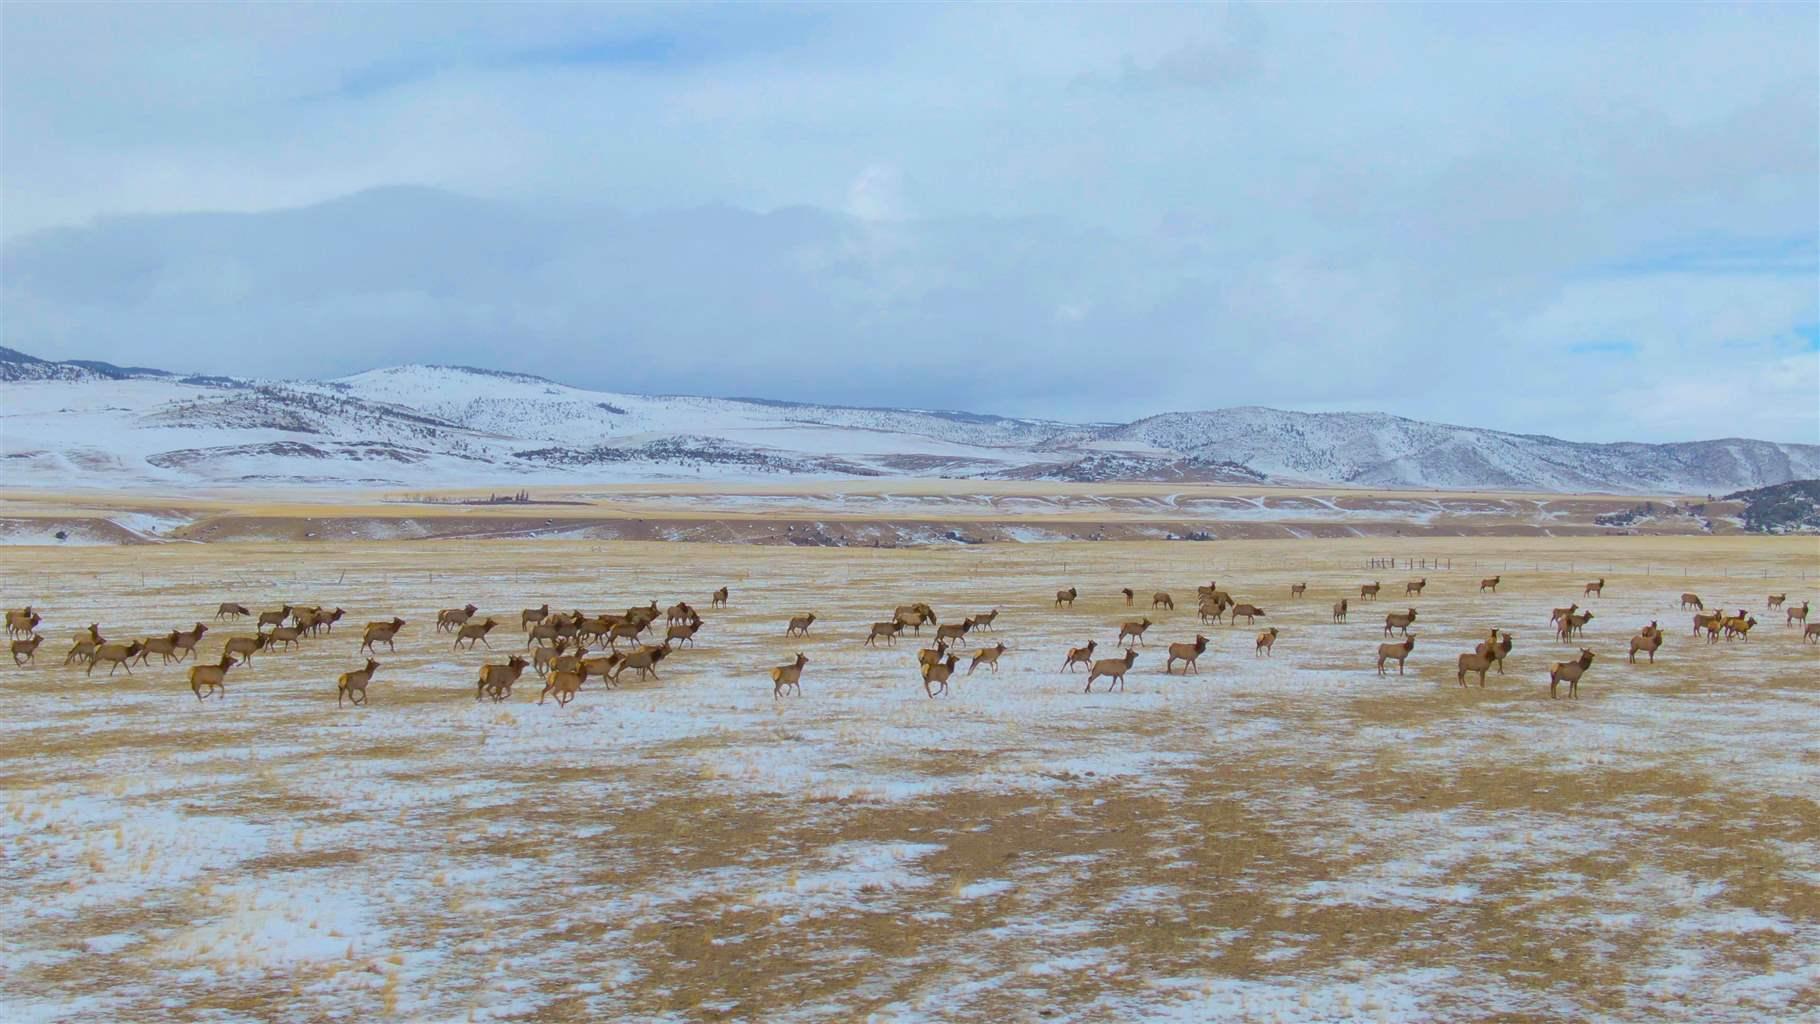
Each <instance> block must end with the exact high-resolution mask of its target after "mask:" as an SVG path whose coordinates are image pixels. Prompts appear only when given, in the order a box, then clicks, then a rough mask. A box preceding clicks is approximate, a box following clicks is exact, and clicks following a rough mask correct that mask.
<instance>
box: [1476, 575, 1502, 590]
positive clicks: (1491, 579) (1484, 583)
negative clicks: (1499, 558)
mask: <svg viewBox="0 0 1820 1024" xmlns="http://www.w3.org/2000/svg"><path fill="white" fill-rule="evenodd" d="M1502 582H1504V577H1502V576H1488V577H1486V578H1485V579H1482V580H1480V581H1479V592H1480V593H1484V592H1485V591H1487V590H1489V591H1491V592H1492V593H1494V594H1495V593H1497V592H1498V584H1500V583H1502Z"/></svg>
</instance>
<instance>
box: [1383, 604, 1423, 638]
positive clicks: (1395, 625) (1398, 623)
mask: <svg viewBox="0 0 1820 1024" xmlns="http://www.w3.org/2000/svg"><path fill="white" fill-rule="evenodd" d="M1414 621H1416V610H1415V609H1414V608H1411V609H1408V610H1407V611H1400V612H1391V613H1390V614H1389V615H1386V616H1384V635H1385V636H1389V635H1390V633H1391V631H1392V630H1402V631H1403V635H1404V636H1408V635H1409V626H1410V623H1412V622H1414Z"/></svg>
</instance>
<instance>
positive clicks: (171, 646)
mask: <svg viewBox="0 0 1820 1024" xmlns="http://www.w3.org/2000/svg"><path fill="white" fill-rule="evenodd" d="M177 636H178V633H177V631H176V630H174V629H173V630H171V631H170V632H169V633H167V634H166V635H164V636H154V637H147V638H146V639H145V641H144V642H143V643H141V644H140V645H139V664H141V665H143V664H145V663H146V659H148V658H150V657H151V656H152V655H154V654H156V655H158V656H159V657H161V658H163V659H164V660H163V661H161V662H159V664H161V665H169V664H170V663H171V662H172V661H174V660H176V659H174V658H172V657H171V655H172V654H174V653H175V652H176V650H177Z"/></svg>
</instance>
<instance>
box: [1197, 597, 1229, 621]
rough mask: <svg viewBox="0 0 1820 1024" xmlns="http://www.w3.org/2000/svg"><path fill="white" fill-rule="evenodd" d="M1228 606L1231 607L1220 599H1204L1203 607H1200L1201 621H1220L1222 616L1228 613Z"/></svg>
mask: <svg viewBox="0 0 1820 1024" xmlns="http://www.w3.org/2000/svg"><path fill="white" fill-rule="evenodd" d="M1228 607H1229V606H1228V605H1226V604H1224V603H1222V602H1220V601H1213V600H1209V601H1202V602H1201V607H1200V616H1201V621H1202V622H1218V621H1220V617H1221V616H1223V615H1225V614H1226V609H1227V608H1228Z"/></svg>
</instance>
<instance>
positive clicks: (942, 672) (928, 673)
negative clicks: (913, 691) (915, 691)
mask: <svg viewBox="0 0 1820 1024" xmlns="http://www.w3.org/2000/svg"><path fill="white" fill-rule="evenodd" d="M959 661H960V658H959V657H957V656H955V655H952V654H950V655H948V657H947V658H946V659H944V660H942V661H939V662H936V663H935V664H933V665H924V666H923V692H924V693H926V694H928V695H929V699H930V700H934V699H935V697H936V695H937V692H938V691H937V690H936V689H935V687H936V686H938V685H939V686H940V687H941V690H940V691H939V692H940V693H947V692H948V680H949V679H950V678H952V677H953V676H954V666H955V665H956V664H957V663H958V662H959Z"/></svg>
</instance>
